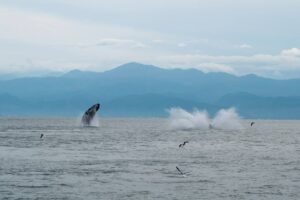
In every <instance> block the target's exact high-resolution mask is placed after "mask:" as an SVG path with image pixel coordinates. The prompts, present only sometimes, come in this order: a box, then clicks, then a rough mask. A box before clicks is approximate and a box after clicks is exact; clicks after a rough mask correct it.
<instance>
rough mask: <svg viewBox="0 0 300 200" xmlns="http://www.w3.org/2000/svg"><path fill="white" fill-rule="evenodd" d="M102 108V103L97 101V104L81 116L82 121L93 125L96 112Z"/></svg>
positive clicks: (84, 123)
mask: <svg viewBox="0 0 300 200" xmlns="http://www.w3.org/2000/svg"><path fill="white" fill-rule="evenodd" d="M99 108H100V104H99V103H97V104H95V105H93V106H92V107H90V108H89V109H88V110H87V111H85V113H84V114H83V116H82V118H81V123H82V124H83V125H87V126H89V125H91V122H92V120H93V118H94V117H95V114H96V112H97V111H98V110H99Z"/></svg>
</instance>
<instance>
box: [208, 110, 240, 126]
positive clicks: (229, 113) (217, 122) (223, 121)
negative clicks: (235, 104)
mask: <svg viewBox="0 0 300 200" xmlns="http://www.w3.org/2000/svg"><path fill="white" fill-rule="evenodd" d="M212 127H214V128H217V129H226V130H236V129H242V128H243V127H242V125H241V123H240V117H239V115H238V114H237V113H236V111H235V109H234V108H229V109H221V110H220V111H219V112H218V113H217V115H216V116H215V117H214V118H213V119H212Z"/></svg>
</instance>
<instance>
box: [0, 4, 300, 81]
mask: <svg viewBox="0 0 300 200" xmlns="http://www.w3.org/2000/svg"><path fill="white" fill-rule="evenodd" d="M299 11H300V1H299V0H264V1H262V0H238V1H237V0H206V1H204V0H203V1H202V0H149V1H148V0H107V1H102V0H43V1H41V0H26V1H25V0H7V1H3V0H0V74H6V73H27V74H34V73H40V72H51V71H60V72H64V71H69V70H72V69H81V70H91V71H105V70H109V69H111V68H113V67H116V66H118V65H121V64H124V63H127V62H132V61H135V62H141V63H145V64H152V65H157V66H160V67H164V68H175V67H176V68H177V67H180V68H191V67H193V68H197V69H200V70H202V71H204V72H210V71H222V72H228V73H232V74H236V75H244V74H249V73H254V74H258V75H262V76H267V77H273V78H300V26H299V19H300V12H299Z"/></svg>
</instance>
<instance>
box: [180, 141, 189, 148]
mask: <svg viewBox="0 0 300 200" xmlns="http://www.w3.org/2000/svg"><path fill="white" fill-rule="evenodd" d="M186 143H189V141H184V142H183V143H182V144H180V145H179V147H183V146H184V145H185V144H186Z"/></svg>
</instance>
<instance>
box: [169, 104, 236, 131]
mask: <svg viewBox="0 0 300 200" xmlns="http://www.w3.org/2000/svg"><path fill="white" fill-rule="evenodd" d="M168 112H169V114H170V116H169V125H170V128H171V129H173V130H185V129H200V130H207V129H209V128H216V129H227V130H236V129H241V128H242V125H241V123H240V117H239V116H238V114H237V113H236V112H235V109H234V108H229V109H222V110H220V111H219V112H218V113H217V115H216V116H215V117H214V118H213V119H210V118H209V116H208V114H207V112H206V111H199V110H194V111H193V112H191V113H190V112H188V111H186V110H184V109H182V108H171V109H169V110H168Z"/></svg>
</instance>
